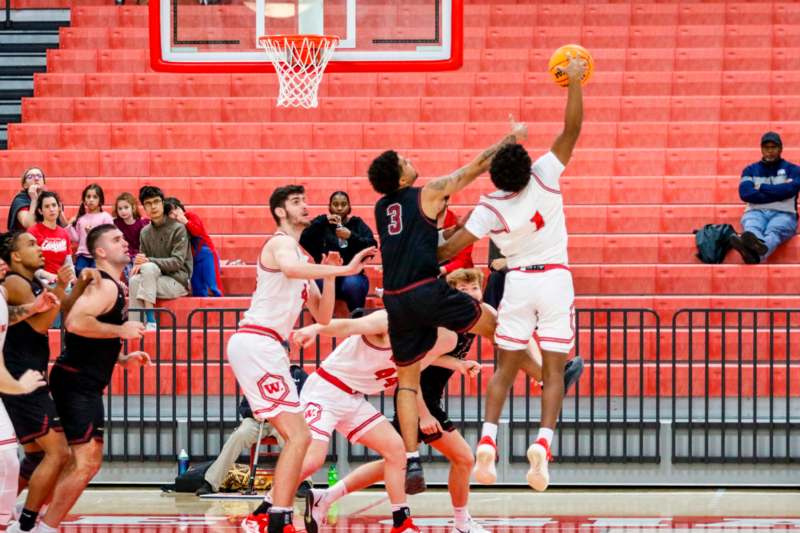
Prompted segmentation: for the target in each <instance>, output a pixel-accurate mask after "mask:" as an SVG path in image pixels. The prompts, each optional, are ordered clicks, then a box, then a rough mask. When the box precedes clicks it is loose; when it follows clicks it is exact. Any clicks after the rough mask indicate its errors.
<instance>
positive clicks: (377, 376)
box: [320, 335, 397, 394]
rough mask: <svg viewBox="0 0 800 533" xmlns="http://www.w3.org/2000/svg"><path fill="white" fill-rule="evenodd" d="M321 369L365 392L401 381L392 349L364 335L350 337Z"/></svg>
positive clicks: (375, 390) (377, 389)
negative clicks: (374, 342)
mask: <svg viewBox="0 0 800 533" xmlns="http://www.w3.org/2000/svg"><path fill="white" fill-rule="evenodd" d="M320 368H322V369H323V370H324V371H325V372H327V373H328V374H330V375H331V376H333V377H334V378H336V379H338V380H339V381H341V382H342V383H344V384H345V385H347V386H348V387H350V388H351V389H352V390H353V391H355V392H360V393H362V394H377V393H379V392H381V391H383V390H386V389H388V388H391V387H393V386H394V385H396V384H397V365H395V363H394V361H393V360H392V349H391V348H390V347H386V348H381V347H379V346H375V345H373V344H372V343H370V342H369V341H368V340H367V339H366V337H364V336H362V335H351V336H350V337H347V338H346V339H345V340H344V341H343V342H342V343H341V344H340V345H339V346H337V347H336V349H335V350H334V351H333V352H332V353H331V354H330V355H329V356H328V357H327V358H326V359H325V360H324V361H322V364H321V365H320Z"/></svg>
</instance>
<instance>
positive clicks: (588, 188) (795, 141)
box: [0, 0, 800, 393]
mask: <svg viewBox="0 0 800 533" xmlns="http://www.w3.org/2000/svg"><path fill="white" fill-rule="evenodd" d="M30 1H31V2H38V0H30ZM45 3H46V4H47V5H52V4H53V2H52V1H51V0H46V1H45ZM96 3H97V2H91V3H89V2H86V3H84V2H83V1H81V2H76V3H75V5H74V6H73V9H72V25H71V27H69V28H64V29H62V31H61V41H60V42H61V48H60V49H58V50H51V51H50V52H49V54H48V61H47V67H48V69H47V73H44V74H37V75H36V80H35V96H34V97H33V98H28V99H26V100H25V101H24V104H23V122H22V123H21V124H15V125H11V126H10V128H9V148H10V149H9V150H8V151H6V152H0V175H2V176H3V177H4V178H3V179H2V181H3V190H5V191H13V190H14V189H15V188H16V187H18V176H19V175H21V173H22V171H23V169H24V168H26V167H27V166H30V165H41V166H42V167H43V168H44V169H45V170H46V172H47V175H48V183H49V184H50V186H51V188H52V189H54V190H57V191H58V192H59V193H61V194H62V196H63V198H65V200H66V202H67V204H69V205H71V206H72V207H73V208H74V207H75V205H76V204H77V202H78V199H79V195H80V191H81V189H82V188H83V187H84V185H86V184H87V183H89V182H93V181H98V182H100V183H101V184H102V185H103V187H104V189H105V193H106V199H107V201H108V202H110V199H113V198H114V197H115V196H116V194H118V193H119V192H122V191H126V190H127V191H135V190H136V189H137V188H138V187H139V186H141V185H143V184H146V183H149V184H156V185H159V186H161V187H162V188H163V189H164V190H165V192H167V193H168V194H169V195H175V196H178V197H180V198H182V199H183V200H184V202H185V203H186V204H187V205H188V206H190V207H189V208H190V209H191V210H194V211H196V212H198V213H199V214H200V215H201V216H202V217H203V219H204V220H205V222H206V225H207V227H208V228H209V231H210V232H211V233H212V235H213V237H214V239H215V242H216V245H217V248H218V250H219V251H220V253H221V256H222V258H223V259H227V260H233V259H241V260H243V261H244V262H245V263H246V265H245V266H226V267H223V282H224V288H225V291H226V294H227V296H226V297H225V298H223V299H207V300H198V299H188V298H187V299H182V300H179V301H174V302H167V303H166V304H165V306H166V307H168V308H169V309H171V310H173V311H175V312H176V313H177V316H178V320H179V324H185V320H186V316H187V314H188V312H189V311H191V310H192V309H194V308H197V307H220V306H224V307H244V306H246V305H247V303H248V295H249V293H250V292H251V290H252V289H253V287H254V284H255V269H254V266H253V265H254V261H255V259H256V256H257V253H258V250H259V248H260V246H261V244H262V242H263V241H264V238H265V236H266V235H268V234H270V233H271V232H272V231H273V230H274V222H273V221H272V219H271V217H270V216H269V212H268V209H267V208H266V207H265V205H266V202H267V198H268V195H269V192H270V190H271V189H272V188H273V187H275V186H277V185H279V184H284V183H287V182H299V183H303V184H305V185H306V186H307V188H308V194H309V198H310V201H311V203H312V204H313V208H312V211H313V214H318V213H322V212H323V211H324V209H325V204H326V202H327V199H328V195H329V194H330V192H332V191H333V190H335V189H341V188H344V189H346V190H348V191H349V192H350V194H351V196H352V199H353V202H354V204H355V206H356V207H355V209H354V212H355V214H357V215H359V216H362V217H363V218H364V219H365V220H366V221H367V222H368V223H369V224H370V225H371V226H372V227H373V228H374V216H373V212H372V206H373V204H374V201H375V200H376V198H377V196H376V195H375V194H374V193H373V192H372V191H371V189H370V186H369V183H368V181H367V179H366V167H367V165H368V163H369V161H370V160H371V158H372V157H374V156H375V155H376V154H377V153H378V152H379V151H381V150H383V149H385V148H389V147H393V148H397V149H399V150H401V151H402V152H403V153H405V154H406V155H408V156H410V157H411V158H412V160H413V161H414V162H415V165H416V167H417V169H418V170H419V171H420V175H421V176H424V177H432V176H437V175H440V174H443V173H447V172H449V171H452V170H453V169H455V168H456V167H458V166H459V165H461V164H464V163H466V162H467V161H469V160H470V159H471V158H472V157H473V156H474V155H475V154H476V153H477V152H478V151H479V150H480V149H482V148H483V147H485V146H487V145H488V144H490V143H492V142H494V141H495V140H496V139H498V138H499V137H500V136H501V135H502V134H503V133H504V132H505V131H506V128H507V122H506V119H507V116H508V114H509V113H513V115H514V116H515V117H517V118H519V119H521V120H523V121H526V122H528V123H529V125H530V139H529V141H528V142H527V146H528V147H529V148H530V150H531V151H532V153H533V154H537V153H540V152H542V151H543V150H545V149H547V147H548V146H549V144H550V142H551V141H552V139H553V138H554V136H555V134H556V133H557V132H558V131H559V129H560V127H561V121H562V117H563V107H564V103H565V97H566V95H565V91H564V90H563V89H561V88H559V87H557V86H556V85H555V84H554V83H552V82H551V80H550V78H549V75H548V74H547V72H546V65H547V59H548V58H549V55H550V53H551V52H552V51H553V50H554V49H555V48H557V47H558V46H560V45H562V44H565V43H567V42H579V43H581V44H582V45H584V46H585V47H587V48H588V49H589V50H590V51H591V52H592V53H593V55H594V58H595V64H596V69H595V73H594V77H593V79H592V80H591V83H590V84H589V85H588V86H587V87H586V90H585V125H584V128H583V132H582V135H581V139H580V142H579V144H578V149H577V150H576V153H575V155H574V156H573V160H572V162H571V163H570V165H569V167H568V169H567V172H566V175H565V177H564V178H563V179H562V189H563V194H564V200H565V203H566V211H567V225H568V229H569V232H570V243H569V251H570V261H571V264H572V271H573V274H574V278H575V287H576V292H577V295H578V297H577V302H576V303H577V306H578V307H581V308H622V307H628V308H640V307H643V308H650V309H654V310H655V311H656V312H657V313H658V314H659V316H660V319H661V321H662V324H664V325H666V326H669V324H670V323H671V320H672V316H673V313H674V312H675V310H677V309H679V308H683V307H713V308H726V307H730V308H734V307H740V308H741V307H744V308H784V307H794V308H797V307H798V306H800V296H798V295H800V239H795V240H794V241H792V242H790V243H789V244H788V245H786V246H784V247H782V248H781V249H780V250H779V251H778V252H777V253H776V254H775V255H774V256H773V257H772V258H770V260H769V262H768V264H766V265H758V266H748V265H743V264H742V262H741V259H740V258H739V257H738V255H737V254H735V253H734V252H731V253H730V254H729V256H728V259H727V260H726V262H725V264H724V265H716V266H711V265H704V264H702V263H700V262H699V261H698V260H697V259H696V258H695V256H694V253H695V249H694V236H693V235H692V230H694V229H696V228H699V227H701V226H702V225H703V224H706V223H720V222H728V223H731V224H733V225H734V226H736V227H737V228H738V227H739V222H738V221H739V217H740V216H741V213H742V210H743V206H742V203H741V202H740V200H739V197H738V192H737V187H738V182H739V174H740V172H741V170H742V168H743V167H744V166H745V165H747V164H748V163H750V162H752V161H755V160H757V159H758V158H759V157H760V155H759V148H758V143H759V138H760V135H761V134H762V133H763V132H764V131H766V130H768V129H774V130H776V131H778V132H780V133H781V135H782V136H783V139H784V143H785V145H786V151H785V156H786V157H787V158H788V159H790V160H791V159H800V157H798V156H797V154H798V151H797V148H796V147H797V146H798V145H800V54H798V51H799V50H800V31H798V29H800V4H796V3H792V2H724V1H723V2H711V3H699V2H680V3H679V2H670V3H656V2H655V1H654V0H651V1H650V2H647V3H644V2H633V3H629V2H620V3H602V2H594V1H588V0H587V1H586V2H566V3H563V4H557V5H556V4H548V5H544V4H542V5H532V4H537V3H533V2H522V1H521V2H520V3H519V4H515V3H513V2H512V1H510V0H503V1H499V0H490V1H487V0H484V1H480V2H477V1H471V2H468V3H467V5H466V6H465V26H466V27H465V41H466V42H465V49H466V51H465V57H464V66H463V68H462V69H461V70H460V71H457V72H445V73H431V74H383V73H378V74H329V75H326V76H325V79H324V81H323V83H322V86H321V89H320V107H319V108H318V109H316V110H311V111H297V110H282V109H276V108H275V107H274V97H275V95H276V94H277V87H276V83H277V82H276V79H275V78H274V76H272V75H255V74H251V75H248V74H223V75H217V74H214V75H210V74H191V75H188V74H187V75H175V74H159V73H155V72H152V71H151V70H150V68H149V55H148V50H147V47H148V29H147V7H146V6H137V5H126V6H123V7H115V6H112V5H106V4H103V5H94V4H96ZM184 8H185V9H187V10H188V9H194V10H196V11H197V16H198V17H202V16H203V12H204V11H206V12H208V11H210V10H215V9H222V8H221V7H217V6H199V5H196V3H188V2H187V5H186V6H185V7H182V9H184ZM490 188H491V184H490V182H489V180H488V177H483V178H481V179H479V181H478V183H477V184H476V185H475V186H474V187H472V188H471V189H470V190H468V191H467V192H465V193H463V194H459V195H458V196H457V197H456V198H453V204H454V206H455V210H456V211H457V212H459V213H465V212H466V211H467V210H468V209H469V206H470V205H471V204H473V203H474V202H475V200H476V199H477V196H478V192H479V191H488V190H490ZM5 196H6V198H9V197H10V193H8V194H6V195H5ZM6 198H3V201H7V200H6ZM108 202H107V203H108ZM6 209H7V206H3V211H2V213H0V216H2V217H5V210H6ZM72 212H74V209H73V210H72ZM486 257H487V244H486V242H482V243H480V244H479V245H478V246H477V247H476V252H475V258H476V261H477V262H479V263H481V264H485V263H486ZM369 276H370V279H371V286H372V289H373V290H372V291H371V292H374V288H376V287H379V286H380V273H379V269H378V266H372V267H370V268H369ZM370 302H371V303H372V304H375V303H377V302H376V299H374V298H372V299H371V300H370ZM213 334H216V333H213ZM661 335H662V338H663V340H664V343H666V344H665V345H664V347H663V349H664V350H670V349H671V341H670V339H669V332H668V331H667V328H664V330H663V331H662V333H661ZM179 337H180V339H179V340H178V343H179V346H184V345H185V343H186V335H185V333H180V332H179ZM55 342H56V339H55V337H54V343H55ZM611 342H613V340H612V341H611ZM181 343H183V344H181ZM54 346H55V344H54ZM179 351H180V349H179ZM214 353H216V352H214ZM195 355H196V354H193V357H194V356H195ZM649 370H652V369H649ZM751 370H752V369H751ZM795 370H796V369H795ZM210 382H211V383H214V382H216V379H211V380H210ZM797 382H798V380H795V384H796V383H797ZM132 386H134V387H135V385H132ZM195 386H196V388H197V389H198V391H199V390H200V388H201V387H203V385H202V384H200V383H197V384H196V385H193V387H195ZM231 386H232V385H231ZM598 386H599V385H598ZM118 390H119V389H118ZM131 392H134V391H131ZM209 392H211V391H209ZM652 392H653V391H652V389H648V393H652Z"/></svg>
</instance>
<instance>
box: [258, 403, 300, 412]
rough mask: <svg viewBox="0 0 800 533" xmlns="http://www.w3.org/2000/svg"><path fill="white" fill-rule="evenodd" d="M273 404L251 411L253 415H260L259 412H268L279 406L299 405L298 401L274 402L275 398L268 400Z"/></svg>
mask: <svg viewBox="0 0 800 533" xmlns="http://www.w3.org/2000/svg"><path fill="white" fill-rule="evenodd" d="M270 401H271V402H272V403H273V405H272V407H265V408H264V409H256V410H255V411H253V414H254V415H260V414H261V413H269V412H270V411H274V410H275V409H277V408H278V407H280V406H283V407H300V402H276V401H275V400H270Z"/></svg>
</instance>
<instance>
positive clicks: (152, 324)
mask: <svg viewBox="0 0 800 533" xmlns="http://www.w3.org/2000/svg"><path fill="white" fill-rule="evenodd" d="M157 329H158V324H156V323H155V322H148V323H147V324H145V325H144V330H145V331H155V330H157Z"/></svg>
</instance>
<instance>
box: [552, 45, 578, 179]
mask: <svg viewBox="0 0 800 533" xmlns="http://www.w3.org/2000/svg"><path fill="white" fill-rule="evenodd" d="M559 69H560V70H562V71H563V72H564V73H566V75H567V76H568V77H569V85H568V89H567V107H566V111H565V112H564V129H563V130H562V132H561V134H560V135H559V136H558V137H556V140H555V141H554V142H553V146H552V147H551V148H550V151H551V152H553V154H555V156H556V157H557V158H558V160H559V161H561V164H563V165H565V166H566V164H567V163H568V162H569V160H570V158H571V157H572V150H573V149H574V148H575V144H576V143H577V142H578V137H579V136H580V134H581V126H582V125H583V87H582V86H581V78H582V77H583V73H584V72H585V71H586V62H585V61H583V60H582V59H579V58H577V57H570V60H569V64H568V65H567V66H566V67H564V68H563V69H561V67H559Z"/></svg>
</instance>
